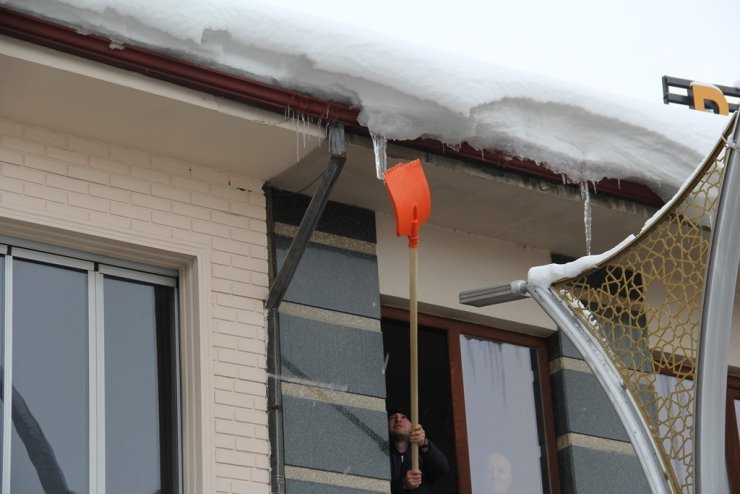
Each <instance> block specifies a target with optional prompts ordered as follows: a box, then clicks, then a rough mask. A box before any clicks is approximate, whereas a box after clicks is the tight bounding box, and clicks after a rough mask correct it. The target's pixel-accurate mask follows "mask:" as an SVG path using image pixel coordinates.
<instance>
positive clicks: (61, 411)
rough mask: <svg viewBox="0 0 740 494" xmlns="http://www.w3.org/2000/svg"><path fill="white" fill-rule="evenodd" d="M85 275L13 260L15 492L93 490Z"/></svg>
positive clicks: (80, 493)
mask: <svg viewBox="0 0 740 494" xmlns="http://www.w3.org/2000/svg"><path fill="white" fill-rule="evenodd" d="M87 300H88V288H87V273H84V272H80V271H75V270H72V269H66V268H63V267H58V266H49V265H45V264H38V263H32V262H27V261H21V260H16V261H14V263H13V388H14V390H13V425H14V428H13V429H14V432H13V437H12V442H11V448H12V452H11V479H10V481H11V492H13V493H14V494H38V493H41V492H68V491H73V492H75V493H77V494H84V493H87V492H88V478H89V475H88V463H89V462H88V303H87Z"/></svg>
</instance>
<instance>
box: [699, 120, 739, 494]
mask: <svg viewBox="0 0 740 494" xmlns="http://www.w3.org/2000/svg"><path fill="white" fill-rule="evenodd" d="M734 119H735V131H734V133H733V141H731V143H732V144H731V146H730V151H729V152H730V155H729V157H728V165H727V170H726V172H725V179H724V184H723V186H722V191H721V192H720V198H719V207H718V209H717V219H716V221H715V228H714V238H713V239H712V247H711V251H710V254H709V266H708V269H707V285H706V290H705V292H704V309H703V316H702V324H701V333H700V334H701V341H700V342H699V364H698V365H699V368H698V370H697V378H696V379H697V382H696V416H695V420H696V445H695V451H694V462H695V469H696V470H695V471H696V486H695V487H696V490H695V493H696V494H702V493H703V494H717V493H719V492H721V491H723V490H724V487H720V486H723V485H724V480H721V479H724V478H726V477H727V466H726V463H725V442H724V441H725V439H724V437H725V407H724V406H723V405H724V404H725V400H726V397H727V364H728V353H727V349H728V348H729V346H730V333H731V330H732V309H733V305H734V297H735V284H736V280H737V276H738V266H739V265H740V241H739V239H740V148H738V143H739V142H740V125H738V113H737V112H735V116H734Z"/></svg>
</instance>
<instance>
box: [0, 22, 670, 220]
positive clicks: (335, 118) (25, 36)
mask: <svg viewBox="0 0 740 494" xmlns="http://www.w3.org/2000/svg"><path fill="white" fill-rule="evenodd" d="M0 34H4V35H6V36H10V37H13V38H17V39H20V40H23V41H27V42H30V43H34V44H37V45H41V46H45V47H48V48H53V49H55V50H59V51H62V52H65V53H69V54H72V55H76V56H79V57H82V58H86V59H89V60H93V61H96V62H100V63H103V64H106V65H110V66H113V67H117V68H121V69H125V70H130V71H133V72H136V73H139V74H143V75H146V76H148V77H153V78H156V79H159V80H163V81H165V82H170V83H173V84H177V85H180V86H184V87H188V88H190V89H195V90H198V91H202V92H205V93H209V94H213V95H216V96H221V97H224V98H228V99H231V100H235V101H238V102H241V103H246V104H249V105H252V106H255V107H258V108H262V109H265V110H269V111H274V112H277V113H286V112H294V113H299V114H303V115H307V116H312V117H314V118H318V119H321V120H324V121H326V122H340V123H342V124H344V125H345V127H346V128H347V131H349V132H352V133H356V134H361V135H365V136H367V135H369V130H368V129H367V127H365V126H363V125H361V124H360V123H359V121H358V115H359V113H360V110H359V108H355V107H352V106H349V105H345V104H342V103H337V102H332V101H326V100H322V99H320V98H316V97H313V96H308V95H305V94H302V93H298V92H296V91H292V90H289V89H285V88H281V87H278V86H275V85H271V84H266V83H263V82H259V81H255V80H251V79H247V78H245V77H240V76H237V75H231V74H227V73H225V72H222V71H218V70H215V69H212V68H209V67H204V66H201V65H197V64H194V63H192V62H188V61H184V60H178V59H174V58H171V57H168V56H165V55H162V54H159V53H156V52H153V51H151V50H147V49H143V48H139V47H136V46H132V45H125V49H123V50H121V49H120V48H117V49H112V48H111V47H110V45H111V40H110V39H107V38H105V37H103V36H100V35H95V34H89V35H85V34H81V33H78V32H77V31H75V30H74V29H72V28H70V27H67V26H62V25H60V24H56V23H53V22H50V21H47V20H43V19H39V18H36V17H33V16H29V15H26V14H22V13H19V12H16V11H13V10H10V9H7V8H4V7H0ZM396 144H399V145H402V146H407V147H409V148H413V149H418V150H421V151H425V152H429V153H433V154H440V155H444V156H446V157H451V158H456V159H459V160H462V161H467V162H474V163H478V164H482V165H485V166H490V167H494V168H497V169H500V170H503V171H507V172H511V173H515V174H519V175H526V176H529V177H534V178H538V179H542V180H546V181H549V182H554V183H562V180H563V179H562V176H561V175H559V174H557V173H555V172H552V171H551V170H549V169H547V168H545V167H543V166H541V165H539V164H538V163H537V162H535V161H533V160H530V159H526V158H521V157H517V156H513V155H510V154H508V153H506V152H503V151H500V150H486V151H480V150H477V149H475V148H473V147H472V146H470V145H469V144H466V143H464V144H463V145H462V146H460V147H459V148H458V147H455V148H453V147H450V146H448V145H447V144H445V143H443V142H441V141H437V140H434V139H428V138H418V139H414V140H410V141H397V142H396ZM594 187H595V189H596V190H597V191H598V193H599V194H604V195H608V196H612V197H615V198H619V199H624V200H628V201H634V202H637V203H640V204H644V205H647V206H652V207H660V206H662V205H663V203H664V201H663V200H662V199H661V198H660V197H659V196H658V195H657V194H655V193H654V192H653V191H652V190H651V189H650V188H648V187H646V186H645V185H642V184H639V183H636V182H630V181H627V180H615V179H604V180H601V181H599V182H597V183H596V184H594Z"/></svg>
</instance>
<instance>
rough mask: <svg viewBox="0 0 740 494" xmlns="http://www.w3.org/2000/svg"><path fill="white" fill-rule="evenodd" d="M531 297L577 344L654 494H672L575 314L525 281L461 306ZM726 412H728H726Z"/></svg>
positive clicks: (637, 420) (636, 416)
mask: <svg viewBox="0 0 740 494" xmlns="http://www.w3.org/2000/svg"><path fill="white" fill-rule="evenodd" d="M527 296H531V297H532V298H533V299H534V300H535V301H536V302H537V303H538V304H539V305H540V306H541V307H542V309H543V310H544V311H545V312H546V313H547V315H548V316H550V318H551V319H552V320H553V321H554V322H555V324H557V326H558V327H559V328H560V329H561V330H562V331H563V332H564V333H565V334H566V335H568V338H569V339H570V340H571V341H572V342H573V344H574V345H575V347H576V348H577V349H578V351H579V352H581V354H582V355H583V356H584V358H585V360H586V363H587V364H588V366H589V367H590V368H591V370H592V371H593V373H594V375H595V376H596V378H597V379H598V381H599V383H600V384H601V386H602V387H603V388H604V390H605V391H606V393H607V396H608V397H609V399H610V400H611V402H612V404H613V405H614V408H615V410H616V412H617V414H618V415H619V417H620V419H621V421H622V424H624V426H625V429H626V431H627V434H628V436H629V438H630V441H631V442H632V445H633V447H634V448H635V451H636V452H637V456H638V459H639V460H640V463H641V464H642V468H643V471H644V472H645V476H646V477H647V480H648V484H649V485H650V490H651V492H652V493H653V494H670V493H671V489H670V486H669V485H668V483H667V481H666V477H665V474H664V473H663V472H664V468H665V466H664V465H663V463H662V461H661V459H660V454H659V453H658V452H657V450H656V449H655V447H654V445H653V443H652V440H651V436H650V433H649V431H648V427H647V424H646V423H645V420H644V419H643V418H642V416H641V415H640V413H639V411H638V407H637V406H635V404H634V402H633V400H632V397H631V396H630V394H629V393H628V392H627V390H626V388H625V386H624V382H623V380H622V378H621V376H620V375H619V372H618V371H617V370H616V368H615V367H614V365H613V364H612V362H611V361H610V360H609V358H608V357H607V356H606V355H605V354H604V350H603V348H602V347H601V345H600V344H599V342H598V341H596V339H595V338H594V337H593V336H592V335H591V333H590V332H589V331H588V329H587V328H585V327H583V325H582V324H581V322H580V321H579V320H578V318H577V317H575V316H574V315H573V313H572V312H571V311H570V310H569V309H568V308H567V307H566V306H565V305H564V304H563V303H562V302H561V301H560V299H559V298H558V297H557V296H555V295H554V294H553V293H551V292H550V291H549V290H546V289H542V288H539V287H530V286H528V284H527V282H526V281H524V280H517V281H513V282H511V283H510V284H505V285H498V286H494V287H489V288H479V289H474V290H466V291H464V292H461V293H460V303H461V304H466V305H472V306H475V307H485V306H489V305H495V304H500V303H504V302H509V301H512V300H520V299H523V298H526V297H527ZM723 410H724V409H723Z"/></svg>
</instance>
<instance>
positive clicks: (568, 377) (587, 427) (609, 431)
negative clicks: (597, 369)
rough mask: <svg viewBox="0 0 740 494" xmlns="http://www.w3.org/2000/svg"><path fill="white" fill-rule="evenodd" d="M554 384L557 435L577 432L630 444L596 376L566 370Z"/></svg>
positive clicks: (554, 378)
mask: <svg viewBox="0 0 740 494" xmlns="http://www.w3.org/2000/svg"><path fill="white" fill-rule="evenodd" d="M558 374H559V375H558ZM551 382H552V384H553V398H554V400H555V401H556V402H555V407H554V408H555V413H556V417H555V421H556V427H557V433H558V435H560V434H563V433H565V432H577V433H579V434H586V435H589V436H598V437H605V438H608V439H616V440H618V441H629V437H628V436H627V432H625V430H624V426H622V422H621V421H620V420H619V416H618V415H617V412H615V411H614V406H613V405H612V404H611V402H610V401H609V398H608V397H607V396H606V393H605V392H604V389H603V388H602V387H601V385H600V384H599V382H598V381H597V380H596V377H594V376H593V374H586V373H583V372H577V371H572V370H567V369H565V370H560V371H558V372H556V373H555V374H553V376H552V379H551Z"/></svg>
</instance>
